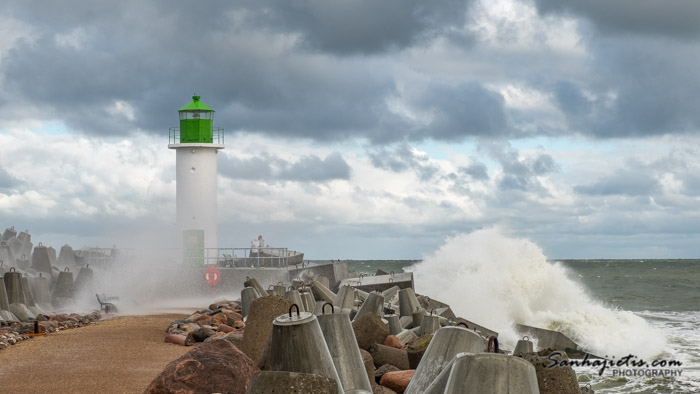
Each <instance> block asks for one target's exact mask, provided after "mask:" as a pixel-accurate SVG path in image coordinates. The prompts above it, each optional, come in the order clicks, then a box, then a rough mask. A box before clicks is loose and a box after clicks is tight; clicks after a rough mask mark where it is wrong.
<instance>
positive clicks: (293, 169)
mask: <svg viewBox="0 0 700 394" xmlns="http://www.w3.org/2000/svg"><path fill="white" fill-rule="evenodd" d="M219 169H220V172H221V174H222V175H223V176H226V177H228V178H231V179H248V180H259V181H263V182H267V183H273V182H278V181H298V182H318V183H321V182H327V181H331V180H335V179H350V173H351V168H350V165H348V163H347V162H346V161H345V159H343V156H342V155H341V154H340V153H338V152H332V153H331V154H329V155H328V156H326V157H325V158H323V159H322V158H320V157H318V156H316V155H306V156H302V157H301V158H299V159H298V160H296V161H287V160H284V159H281V158H279V157H276V156H273V155H271V154H270V153H267V152H262V153H261V154H260V155H259V156H254V157H251V158H249V159H240V158H237V157H227V156H223V157H222V159H221V161H220V163H219Z"/></svg>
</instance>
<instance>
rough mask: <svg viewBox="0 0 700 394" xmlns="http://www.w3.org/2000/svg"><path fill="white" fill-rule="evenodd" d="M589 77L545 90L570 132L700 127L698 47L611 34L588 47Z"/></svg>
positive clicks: (616, 133)
mask: <svg viewBox="0 0 700 394" xmlns="http://www.w3.org/2000/svg"><path fill="white" fill-rule="evenodd" d="M592 47H593V48H592V49H593V50H594V51H595V52H596V58H595V61H594V63H593V64H592V67H593V68H595V69H596V70H597V72H596V73H595V74H594V75H591V76H590V78H580V79H576V80H560V81H558V82H556V83H554V84H553V85H552V86H551V88H550V89H549V90H551V91H552V92H553V97H554V98H555V102H556V104H557V105H558V106H559V108H560V109H561V111H562V113H564V115H565V116H566V120H567V123H568V126H569V128H570V129H571V130H573V131H576V132H579V133H582V134H586V135H590V136H594V137H598V138H611V137H613V138H614V137H620V138H624V137H636V136H642V137H644V136H652V135H664V134H681V133H688V132H695V131H697V130H698V129H700V112H698V111H696V110H695V108H694V106H693V104H692V103H694V102H696V101H697V92H698V91H700V77H699V76H698V74H697V73H695V72H694V71H693V70H695V69H697V68H700V47H698V46H697V45H696V44H688V43H674V44H671V43H669V42H668V41H667V40H661V39H650V38H648V39H640V38H630V37H626V38H610V39H604V40H600V41H596V42H595V43H594V44H593V45H592Z"/></svg>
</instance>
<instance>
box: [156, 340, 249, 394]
mask: <svg viewBox="0 0 700 394" xmlns="http://www.w3.org/2000/svg"><path fill="white" fill-rule="evenodd" d="M256 371H258V367H257V366H256V365H255V363H253V361H252V360H251V359H250V358H249V357H248V356H246V355H245V354H244V353H243V352H241V351H240V350H238V349H237V348H236V347H235V346H233V345H232V344H231V343H230V342H229V341H225V340H215V341H209V342H206V343H203V344H201V345H198V346H197V347H195V348H194V349H192V350H190V351H189V352H187V353H185V354H184V355H183V356H182V357H180V358H178V359H177V360H175V361H173V362H171V363H170V364H168V365H166V366H165V368H164V369H163V371H162V372H161V373H160V374H159V375H158V376H156V378H155V379H153V381H152V382H151V384H150V385H149V386H148V388H146V391H145V393H147V394H175V393H189V394H211V393H222V394H244V393H245V392H246V389H247V388H248V382H249V381H250V377H251V376H253V373H255V372H256Z"/></svg>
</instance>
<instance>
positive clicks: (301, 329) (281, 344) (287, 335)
mask: <svg viewBox="0 0 700 394" xmlns="http://www.w3.org/2000/svg"><path fill="white" fill-rule="evenodd" d="M293 309H296V313H292V310H293ZM341 316H342V315H341ZM268 362H269V365H270V371H287V372H300V373H312V374H317V375H321V376H325V377H327V378H331V379H333V380H335V382H336V383H337V385H338V392H339V393H340V394H343V392H344V391H343V386H342V384H341V382H340V378H339V376H338V372H337V371H336V369H335V364H334V363H333V358H332V356H331V353H330V351H329V350H328V345H327V344H326V341H325V339H324V337H323V332H321V326H319V324H318V320H317V319H316V316H314V314H313V313H310V312H299V306H298V305H296V306H295V305H292V306H291V307H290V308H289V314H287V315H281V316H278V317H277V318H276V319H275V320H274V321H273V322H272V334H271V335H270V354H269V356H268Z"/></svg>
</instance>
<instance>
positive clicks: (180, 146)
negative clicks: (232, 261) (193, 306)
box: [168, 95, 224, 266]
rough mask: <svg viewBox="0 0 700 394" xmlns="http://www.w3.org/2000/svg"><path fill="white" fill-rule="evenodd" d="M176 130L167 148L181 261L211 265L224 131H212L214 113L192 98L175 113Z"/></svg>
mask: <svg viewBox="0 0 700 394" xmlns="http://www.w3.org/2000/svg"><path fill="white" fill-rule="evenodd" d="M178 113H179V115H180V127H179V128H177V127H171V128H170V136H169V141H168V148H169V149H175V154H176V156H175V161H176V173H177V176H176V181H177V186H176V189H177V192H176V205H177V232H178V237H181V239H182V248H183V251H184V256H183V257H184V259H185V261H186V262H187V263H188V264H190V265H194V266H200V265H202V264H205V263H214V262H215V260H211V261H208V260H209V259H215V258H216V257H217V255H218V252H217V250H216V248H217V247H218V246H217V245H218V243H217V201H216V194H217V182H216V177H217V160H216V158H217V153H218V152H219V149H224V130H223V129H222V128H219V127H214V110H213V109H211V108H210V107H209V106H208V105H206V104H204V102H203V101H201V98H200V96H197V95H195V96H192V102H190V103H189V104H187V105H185V106H184V107H182V108H180V109H179V110H178Z"/></svg>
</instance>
